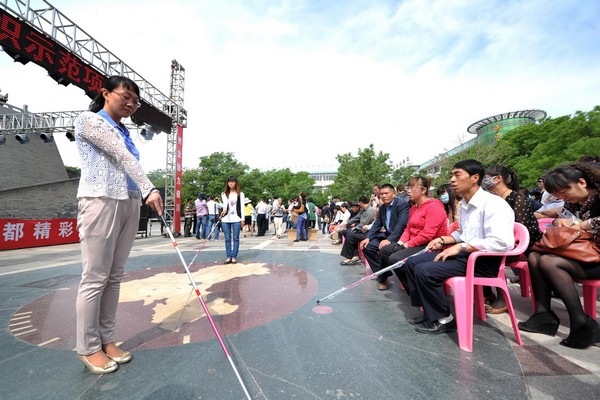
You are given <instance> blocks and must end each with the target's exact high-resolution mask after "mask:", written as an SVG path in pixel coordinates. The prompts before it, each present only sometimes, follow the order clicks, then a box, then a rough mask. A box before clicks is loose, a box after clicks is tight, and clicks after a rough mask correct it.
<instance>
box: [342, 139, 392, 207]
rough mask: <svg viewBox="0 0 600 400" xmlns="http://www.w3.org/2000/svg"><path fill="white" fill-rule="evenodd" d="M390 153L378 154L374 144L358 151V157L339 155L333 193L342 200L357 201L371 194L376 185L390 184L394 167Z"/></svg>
mask: <svg viewBox="0 0 600 400" xmlns="http://www.w3.org/2000/svg"><path fill="white" fill-rule="evenodd" d="M389 157H390V155H389V153H382V152H379V153H376V152H375V149H374V147H373V144H371V145H369V147H367V148H365V149H360V148H359V149H358V154H357V156H356V157H354V156H352V154H350V153H346V154H339V155H338V156H337V160H338V162H339V164H340V166H339V168H338V173H337V176H336V178H335V181H334V183H333V185H331V192H332V193H333V194H335V195H338V196H340V198H344V199H349V200H356V199H357V198H358V197H359V196H362V195H366V194H367V193H370V191H371V188H372V187H373V185H374V184H376V183H379V184H381V183H388V182H389V181H390V178H391V176H390V174H391V172H392V167H391V166H390V160H389Z"/></svg>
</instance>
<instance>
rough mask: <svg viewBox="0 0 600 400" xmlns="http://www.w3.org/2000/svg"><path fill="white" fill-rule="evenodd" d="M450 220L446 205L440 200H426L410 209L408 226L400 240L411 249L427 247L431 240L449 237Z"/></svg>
mask: <svg viewBox="0 0 600 400" xmlns="http://www.w3.org/2000/svg"><path fill="white" fill-rule="evenodd" d="M448 234H449V233H448V218H447V216H446V210H445V209H444V204H442V202H441V201H439V200H438V199H428V200H425V202H424V203H423V204H421V205H420V206H419V207H417V206H416V205H414V206H412V207H411V208H410V213H409V217H408V225H406V229H404V232H403V233H402V236H400V240H401V241H402V242H403V243H406V244H407V245H408V246H409V247H417V246H425V245H427V244H428V243H429V242H430V241H431V240H433V239H435V238H438V237H440V236H445V235H448Z"/></svg>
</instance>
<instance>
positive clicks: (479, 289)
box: [473, 285, 487, 321]
mask: <svg viewBox="0 0 600 400" xmlns="http://www.w3.org/2000/svg"><path fill="white" fill-rule="evenodd" d="M473 290H474V297H475V316H476V317H477V318H479V319H480V320H482V321H485V320H486V319H487V315H486V313H485V297H484V296H483V286H482V285H474V288H473Z"/></svg>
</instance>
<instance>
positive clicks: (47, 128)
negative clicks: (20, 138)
mask: <svg viewBox="0 0 600 400" xmlns="http://www.w3.org/2000/svg"><path fill="white" fill-rule="evenodd" d="M82 112H83V111H56V112H42V113H29V112H23V113H19V114H3V115H0V132H1V133H7V134H11V133H12V134H16V133H38V132H54V131H66V130H68V129H73V128H74V123H75V119H76V118H77V117H78V116H79V114H81V113H82Z"/></svg>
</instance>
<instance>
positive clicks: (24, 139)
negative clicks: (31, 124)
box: [15, 133, 29, 144]
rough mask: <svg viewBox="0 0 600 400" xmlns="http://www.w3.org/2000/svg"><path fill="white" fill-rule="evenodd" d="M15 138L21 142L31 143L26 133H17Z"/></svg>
mask: <svg viewBox="0 0 600 400" xmlns="http://www.w3.org/2000/svg"><path fill="white" fill-rule="evenodd" d="M15 139H17V141H18V142H19V143H21V144H25V143H29V135H28V134H26V133H17V134H16V135H15Z"/></svg>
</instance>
